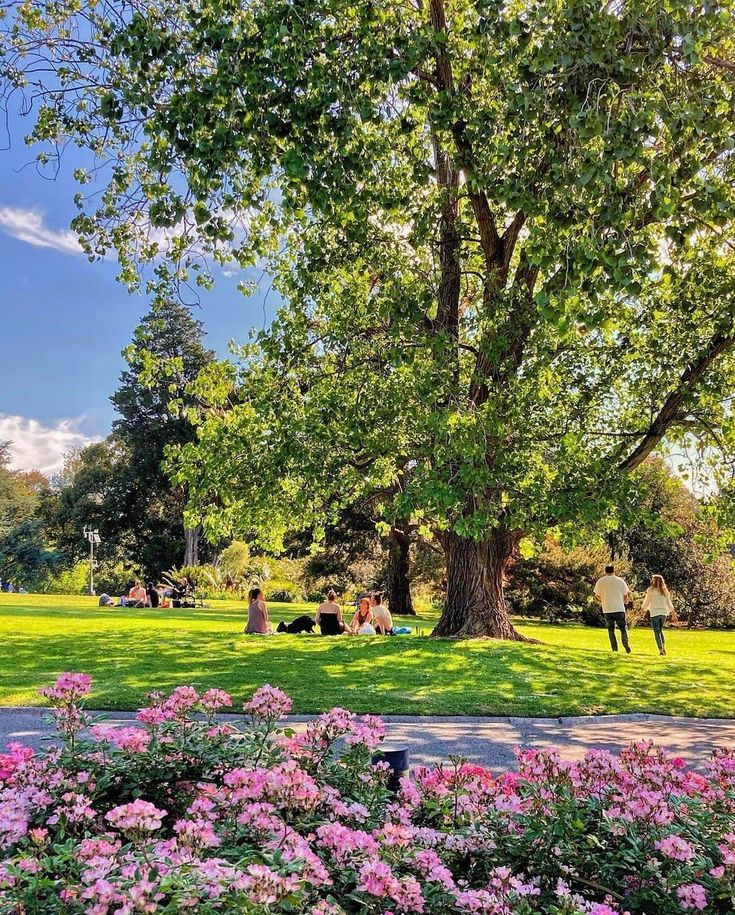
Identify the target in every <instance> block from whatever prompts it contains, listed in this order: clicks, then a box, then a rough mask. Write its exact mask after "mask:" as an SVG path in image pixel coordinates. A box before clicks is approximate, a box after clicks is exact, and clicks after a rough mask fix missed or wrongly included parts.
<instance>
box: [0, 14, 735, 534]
mask: <svg viewBox="0 0 735 915" xmlns="http://www.w3.org/2000/svg"><path fill="white" fill-rule="evenodd" d="M435 12H436V10H435ZM441 12H442V15H441V16H435V18H434V20H432V19H431V18H430V16H429V12H428V8H427V9H424V8H422V7H415V8H414V7H412V8H410V9H408V8H407V7H406V6H405V4H402V3H398V2H393V0H388V2H385V3H382V4H380V5H375V4H374V3H373V2H368V0H354V2H350V3H342V2H336V0H303V2H300V3H299V4H297V5H295V4H293V3H292V2H289V0H254V2H252V3H248V4H246V5H244V6H243V5H242V4H241V3H236V2H234V0H224V2H223V0H217V2H213V0H202V2H199V3H197V4H195V5H194V6H192V5H191V4H185V3H181V2H180V0H165V2H164V3H163V5H151V4H148V5H145V4H144V5H142V6H140V7H138V8H137V10H136V12H135V14H134V15H132V16H130V15H128V14H127V13H123V14H121V15H117V14H118V13H120V9H118V8H117V7H116V5H115V3H114V2H113V3H112V6H110V5H109V4H108V5H105V6H104V8H101V7H99V6H97V5H94V4H91V3H87V4H84V6H83V9H80V8H78V6H77V3H76V0H73V2H72V0H62V2H61V3H60V4H58V5H57V6H55V7H53V8H52V9H50V10H49V9H47V7H46V6H45V5H44V4H42V3H40V0H39V2H38V3H36V2H34V0H26V2H24V4H23V5H22V9H21V10H19V18H18V20H17V21H16V23H15V25H14V26H13V27H11V28H9V29H6V28H5V26H3V29H5V32H4V34H3V40H2V49H3V51H2V53H3V64H2V67H3V72H4V74H5V75H6V77H7V78H8V79H9V80H11V81H12V82H13V84H16V83H17V82H18V80H19V74H21V75H22V76H23V77H24V78H26V79H30V80H31V82H32V85H33V89H34V93H35V94H34V97H37V98H39V99H40V101H41V104H40V107H39V108H38V109H36V111H35V115H36V123H35V129H34V138H35V139H36V140H39V141H52V142H53V143H55V142H56V141H58V140H59V139H61V138H62V137H69V138H72V139H73V141H74V142H75V143H77V144H78V145H79V146H80V148H81V149H83V150H87V151H88V152H89V154H90V159H91V160H92V161H93V162H94V163H95V164H97V163H98V161H99V160H100V159H101V160H106V161H107V162H108V163H110V164H112V166H113V167H112V169H111V179H110V183H109V185H108V186H107V188H106V189H105V191H104V194H103V199H102V200H101V202H99V203H97V202H94V203H92V202H91V201H87V200H86V199H85V198H84V197H83V196H81V195H80V196H79V197H78V198H77V200H78V203H79V206H80V208H81V212H80V215H79V217H78V219H77V220H76V222H75V226H76V228H77V230H78V231H79V232H80V234H81V236H82V240H83V244H84V246H85V250H87V251H88V253H89V256H90V257H99V256H102V255H103V254H104V253H105V252H107V251H108V250H109V249H110V248H114V249H116V250H117V252H118V254H119V257H120V260H121V278H122V280H123V281H124V282H126V283H128V284H129V285H131V286H133V285H135V284H136V283H137V282H140V279H141V277H142V276H145V277H146V279H149V283H150V285H149V287H148V288H149V289H150V291H151V292H152V294H153V295H155V296H157V297H158V298H160V299H162V300H166V299H170V298H171V297H172V295H173V294H174V293H175V291H176V290H178V289H180V288H181V287H182V286H183V284H186V283H188V282H190V281H191V280H192V279H193V278H194V277H196V279H195V280H194V283H195V284H196V285H198V286H199V287H200V288H204V289H207V288H209V287H210V286H211V284H212V282H213V280H212V277H213V275H214V272H213V271H212V270H211V269H210V268H209V262H210V261H212V260H213V261H214V262H215V263H217V262H219V263H225V262H227V263H228V264H232V263H233V262H234V263H235V264H236V265H238V266H239V267H240V268H241V269H242V270H246V269H248V268H249V267H252V266H253V265H255V264H259V265H261V264H262V265H263V266H265V267H266V269H267V271H268V273H269V274H270V275H271V277H272V278H273V281H274V284H275V287H276V289H277V291H278V292H279V294H280V295H281V296H282V298H283V300H284V306H283V308H282V310H281V312H280V313H279V315H278V317H277V319H276V321H275V322H274V324H273V326H272V328H270V329H269V330H268V331H266V332H265V333H263V334H262V335H260V336H259V337H258V338H257V339H256V340H255V341H254V343H253V345H252V347H250V348H248V349H246V350H244V351H243V352H242V354H241V355H240V357H239V359H237V360H236V361H235V363H234V364H232V363H228V364H225V365H222V366H220V367H218V369H217V370H212V369H211V367H210V368H208V369H207V372H206V373H205V374H204V375H203V376H202V378H201V379H199V380H197V381H196V382H195V384H194V387H193V391H195V392H196V397H195V404H196V405H195V406H190V407H189V409H190V410H191V411H192V413H193V414H195V415H196V418H197V422H198V438H197V441H196V443H194V442H192V443H189V444H187V445H186V447H185V448H184V449H183V450H182V453H181V455H180V457H179V458H177V461H178V464H177V468H178V469H177V473H178V474H179V478H180V479H181V480H182V481H185V482H186V484H187V485H188V486H190V487H191V492H192V500H193V501H192V511H193V512H194V513H196V512H197V511H201V513H202V514H203V515H205V516H206V518H207V523H208V524H209V525H210V527H211V529H212V530H213V531H217V532H222V531H224V530H226V529H240V530H247V531H248V532H250V531H251V530H252V529H255V530H257V531H258V535H259V536H260V537H261V539H262V540H263V541H264V542H265V541H272V542H276V543H277V542H279V541H280V539H281V537H282V534H283V531H284V530H286V529H288V528H289V527H292V526H294V525H296V526H308V525H323V523H324V521H325V518H328V517H329V516H330V514H334V513H335V512H338V510H339V508H340V507H341V506H343V505H346V504H349V503H350V502H352V501H355V500H363V501H364V500H368V501H369V500H372V499H373V498H374V497H375V498H376V501H375V504H376V505H380V506H382V508H381V510H380V512H379V514H380V517H381V518H382V519H383V520H387V521H390V520H391V518H393V517H397V515H398V514H400V515H402V516H404V517H406V516H409V517H414V518H417V519H421V523H422V524H423V525H425V527H427V528H429V527H433V528H434V529H447V528H454V529H455V530H457V531H462V532H463V533H465V534H466V535H467V536H473V537H478V538H481V537H483V536H484V534H485V533H486V532H487V531H488V530H490V529H492V528H493V527H494V526H497V524H498V523H499V522H500V520H502V521H503V523H504V524H508V525H511V526H515V527H517V528H518V529H519V530H524V531H529V532H534V531H539V530H542V529H543V528H544V527H545V526H546V525H547V524H548V523H549V521H550V520H554V519H558V520H559V521H565V520H569V519H573V518H575V517H579V518H582V517H583V518H584V519H586V520H588V521H589V522H590V523H594V519H595V518H603V517H605V516H606V514H607V512H608V511H609V507H610V504H611V502H612V501H614V499H615V497H616V495H617V494H619V492H620V491H621V489H620V488H621V487H622V486H623V485H624V484H623V483H622V482H621V479H620V474H621V468H623V467H625V461H626V458H627V457H628V456H629V455H630V454H631V453H633V452H634V449H635V448H636V446H638V445H640V446H641V447H643V448H644V450H645V449H649V446H650V447H659V446H661V445H662V444H665V443H668V442H680V441H682V438H683V437H687V436H694V437H695V438H697V439H698V440H699V439H700V437H701V439H702V440H704V441H707V442H709V443H710V446H705V451H706V450H707V447H711V442H714V441H717V442H718V443H719V444H718V446H717V447H718V448H720V445H722V446H723V447H724V448H725V449H726V450H727V449H729V448H730V439H731V434H730V432H731V430H729V427H728V426H727V417H726V413H727V411H726V410H725V409H723V402H724V398H725V397H726V396H728V395H727V393H726V392H727V391H728V385H730V384H731V383H732V381H733V368H732V365H731V357H730V355H729V352H728V351H727V349H725V350H723V351H721V352H720V351H718V352H717V354H716V355H717V358H716V359H715V358H713V360H711V361H710V362H707V354H708V353H709V352H710V350H711V348H712V345H713V340H717V338H718V335H720V336H721V335H725V336H727V335H728V334H731V333H732V331H733V321H734V320H735V315H734V314H733V310H732V308H731V307H730V302H731V301H732V300H733V295H732V294H733V287H732V282H733V267H732V263H731V258H730V256H729V248H728V241H727V239H728V236H729V233H730V232H731V228H732V224H733V215H734V212H735V193H734V183H733V182H734V179H735V157H733V155H732V150H733V140H732V137H733V128H734V112H735V91H734V88H733V80H732V72H731V69H730V68H729V67H728V66H722V65H720V64H717V63H716V61H717V60H719V61H725V63H726V64H727V62H728V61H731V60H732V59H733V54H734V53H735V40H734V36H733V26H732V22H733V15H732V14H733V12H734V8H733V2H732V0H717V2H715V3H710V4H707V5H705V6H701V7H697V8H696V9H693V8H692V7H691V4H689V3H687V2H684V0H669V2H667V3H666V4H665V5H664V6H662V5H661V4H653V3H650V2H648V0H632V2H630V3H625V4H622V5H621V4H618V5H617V6H616V7H615V9H614V10H613V9H612V8H610V6H609V5H606V4H600V3H597V2H592V0H570V2H565V3H559V2H557V0H542V2H540V3H528V2H525V0H518V2H516V3H511V4H497V3H494V2H489V0H488V2H484V0H483V2H480V3H479V4H478V3H475V2H470V0H445V2H444V3H443V4H441ZM82 20H83V22H84V24H83V25H80V23H81V22H82ZM77 26H79V28H77V31H76V32H75V31H74V28H76V27H77ZM79 33H81V34H84V35H85V36H89V41H88V42H84V41H83V42H81V43H80V42H79V41H78V39H77V38H73V37H71V36H74V35H76V34H79ZM49 36H53V37H52V38H51V37H49ZM31 49H33V53H34V54H39V53H40V54H41V55H42V56H44V59H48V64H49V67H50V70H49V71H48V72H49V73H50V76H49V77H48V79H47V78H46V77H45V76H43V75H41V76H39V73H41V74H42V73H43V72H44V70H43V68H36V67H32V66H31V63H30V59H29V57H28V55H29V53H30V52H31ZM39 49H40V50H39ZM33 59H34V60H35V58H33ZM39 80H40V82H39ZM59 81H63V84H64V86H65V91H64V93H63V94H61V95H60V94H59V93H56V94H55V93H54V90H55V89H57V88H58V82H59ZM52 149H53V147H52ZM42 154H43V153H42ZM88 171H89V170H87V171H86V172H84V175H86V174H87V173H88ZM79 177H80V180H86V178H84V179H83V174H82V173H81V172H80V176H79ZM162 234H164V235H165V242H162V241H161V235H162ZM241 288H242V290H243V292H245V293H247V292H249V291H250V290H251V289H252V285H251V283H250V282H249V280H248V279H244V280H243V282H242V284H241ZM703 359H704V360H705V362H706V368H705V369H704V370H702V371H699V372H697V373H696V380H695V382H693V383H691V384H690V383H689V382H688V381H687V378H689V375H687V373H688V372H689V370H690V369H691V368H692V366H694V367H696V366H697V365H699V364H700V363H702V360H703ZM682 379H683V381H682ZM682 386H683V387H682ZM670 396H674V397H675V398H676V403H677V404H678V406H677V409H676V410H674V411H669V412H668V413H667V412H664V413H663V414H662V413H661V411H662V410H663V409H664V407H665V406H666V404H667V403H670V402H671V401H670V400H669V397H670ZM657 423H658V425H657ZM659 433H661V434H659ZM654 440H655V441H654ZM376 493H377V494H378V496H379V497H376V496H375V494H376ZM371 504H372V503H371ZM376 520H378V519H377V518H376Z"/></svg>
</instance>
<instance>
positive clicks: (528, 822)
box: [0, 674, 735, 915]
mask: <svg viewBox="0 0 735 915" xmlns="http://www.w3.org/2000/svg"><path fill="white" fill-rule="evenodd" d="M90 689H91V682H90V681H89V678H87V677H85V676H83V675H80V674H64V675H63V676H62V677H61V678H60V679H59V680H58V681H57V683H56V684H55V685H54V686H53V687H51V688H50V689H48V690H45V691H44V695H45V696H47V697H48V698H49V699H50V701H51V703H52V704H53V707H54V714H55V718H56V721H57V723H58V726H59V745H58V746H56V747H53V748H50V749H47V750H45V751H44V752H42V753H38V754H36V753H34V752H33V751H32V750H29V749H28V748H26V747H23V746H22V745H20V744H12V745H10V746H9V747H8V750H7V752H6V753H5V754H2V755H0V913H12V915H35V913H38V915H41V913H44V915H46V913H59V915H62V913H63V915H81V913H86V915H136V913H143V915H159V913H161V915H163V913H170V915H173V913H194V915H213V913H225V915H227V913H233V915H234V913H252V915H269V913H274V915H275V913H282V915H297V913H305V915H352V913H358V912H364V913H366V915H414V913H416V915H445V913H454V915H623V913H630V915H674V913H686V912H692V913H698V912H704V913H713V915H714V913H722V915H724V913H732V912H733V911H735V755H734V754H733V753H730V752H725V751H718V752H716V753H715V754H714V755H713V757H712V759H711V761H710V763H709V766H708V768H707V769H706V771H704V772H703V773H697V772H691V771H688V770H687V769H686V767H685V766H684V765H683V763H682V761H681V760H680V759H679V758H672V757H669V756H667V755H666V754H665V753H664V752H663V751H661V750H659V749H657V748H654V747H652V746H651V745H649V744H635V745H632V746H630V747H629V748H628V749H626V750H625V751H624V752H623V753H621V754H620V756H613V755H611V754H610V753H607V752H603V751H591V752H590V753H588V754H587V756H586V757H585V758H584V759H583V760H580V761H576V762H565V761H563V760H561V759H560V758H559V757H558V755H557V754H556V753H554V752H553V751H537V750H526V751H519V752H518V771H517V772H508V773H504V774H502V775H499V776H496V775H494V774H493V773H491V772H489V771H488V770H486V769H484V768H483V767H482V766H477V765H470V764H468V763H466V762H464V761H462V760H460V759H452V760H450V761H449V762H448V763H446V764H445V765H442V766H439V767H435V768H430V767H426V766H419V767H417V768H416V769H415V770H414V771H413V772H412V774H411V776H410V777H409V778H405V779H403V780H402V783H401V787H400V790H399V791H398V793H397V794H392V793H391V792H389V791H388V789H387V787H386V785H387V770H386V766H385V765H384V764H378V765H372V762H371V759H372V755H373V752H374V751H375V749H376V748H377V747H378V746H379V745H380V741H381V740H382V738H383V735H384V728H383V724H382V722H381V721H380V720H379V719H376V718H373V717H371V716H364V717H362V718H358V717H357V716H355V715H353V714H352V713H350V712H348V711H345V710H344V709H333V710H332V711H331V712H328V713H326V714H324V715H321V716H319V717H318V718H316V719H314V720H312V721H310V722H309V723H308V724H307V725H306V726H305V728H304V729H303V730H300V731H298V732H294V731H293V730H291V729H289V728H288V727H283V726H282V724H281V723H280V721H279V719H280V718H281V717H282V716H283V715H284V714H287V713H288V711H289V710H290V708H291V702H290V699H289V698H288V696H286V695H285V694H284V693H282V692H281V691H280V690H278V689H276V688H274V687H271V686H264V687H262V688H261V689H259V690H258V691H257V692H256V693H255V694H254V696H253V697H252V698H251V699H250V700H249V701H248V702H247V703H246V704H245V706H243V714H242V717H241V718H239V719H238V720H237V722H238V723H236V724H235V723H232V722H231V721H228V722H227V723H223V722H222V720H221V719H219V718H218V717H217V715H218V713H219V712H220V711H222V710H227V709H231V708H232V706H233V701H232V698H231V697H230V696H229V695H227V694H226V693H224V692H222V691H221V690H209V691H207V692H205V693H204V694H202V695H199V694H198V693H197V692H196V691H195V690H194V689H192V688H191V687H188V686H182V687H178V688H177V689H176V690H174V691H173V692H172V693H171V695H168V696H163V695H154V696H152V697H151V701H150V704H149V706H148V707H147V708H145V709H142V710H141V711H140V713H139V714H138V718H137V724H136V725H135V726H134V727H128V726H120V727H115V726H114V725H112V724H101V723H94V724H93V723H92V722H91V721H90V720H89V717H88V716H87V715H86V714H85V712H84V709H83V703H84V699H85V697H86V696H88V695H89V692H90Z"/></svg>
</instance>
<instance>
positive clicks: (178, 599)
mask: <svg viewBox="0 0 735 915" xmlns="http://www.w3.org/2000/svg"><path fill="white" fill-rule="evenodd" d="M190 594H191V585H190V584H189V580H188V579H187V578H182V579H181V581H178V582H176V583H175V584H173V585H154V584H153V582H152V581H149V582H148V584H147V585H145V586H144V585H143V583H142V581H141V580H140V578H136V579H135V584H134V585H133V586H132V587H131V588H129V589H128V590H127V591H126V592H124V593H123V594H122V595H121V596H120V598H119V600H118V602H117V606H118V607H152V608H154V609H155V608H157V607H160V608H161V609H165V608H167V607H193V606H194V600H193V598H192V597H191V596H190ZM114 603H115V601H114V600H113V598H112V597H110V595H109V594H101V595H100V600H99V604H100V607H110V606H112V605H114Z"/></svg>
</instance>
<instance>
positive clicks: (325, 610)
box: [245, 588, 396, 635]
mask: <svg viewBox="0 0 735 915" xmlns="http://www.w3.org/2000/svg"><path fill="white" fill-rule="evenodd" d="M249 596H250V606H249V607H248V622H247V625H246V627H245V632H246V633H247V634H248V635H271V634H272V633H273V627H272V626H271V623H270V619H269V617H268V606H267V604H266V602H265V597H264V595H263V591H262V590H261V589H260V588H252V589H251V591H250V595H249ZM317 626H318V627H319V631H320V632H321V634H322V635H395V634H396V630H395V627H394V626H393V618H392V617H391V615H390V610H389V609H388V608H387V607H386V606H385V604H384V603H383V595H382V594H381V592H380V591H373V592H372V594H371V595H370V596H369V597H363V598H361V599H360V602H359V605H358V607H357V611H356V612H355V615H354V616H353V617H352V620H351V621H350V623H349V624H348V623H346V622H345V620H344V616H343V614H342V607H341V606H340V605H339V604H338V603H337V594H336V592H335V591H334V590H333V589H330V590H329V591H328V592H327V599H326V600H325V601H324V603H323V604H320V605H319V608H318V609H317V611H316V616H315V617H312V616H309V615H308V614H304V615H302V616H297V617H296V619H294V620H291V622H290V623H284V622H280V623H279V624H278V628H277V630H276V631H277V632H288V633H292V634H294V633H300V632H313V631H314V629H316V627H317Z"/></svg>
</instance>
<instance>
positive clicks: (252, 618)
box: [245, 588, 273, 635]
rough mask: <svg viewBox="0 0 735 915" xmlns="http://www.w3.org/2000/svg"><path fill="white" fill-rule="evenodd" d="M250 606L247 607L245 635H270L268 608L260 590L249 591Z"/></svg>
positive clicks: (271, 630)
mask: <svg viewBox="0 0 735 915" xmlns="http://www.w3.org/2000/svg"><path fill="white" fill-rule="evenodd" d="M249 596H250V606H249V607H248V623H247V626H246V627H245V632H246V633H247V635H271V633H272V632H273V629H272V628H271V624H270V620H269V619H268V607H267V605H266V603H265V597H264V595H263V592H262V590H261V589H260V588H251V589H250V595H249Z"/></svg>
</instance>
